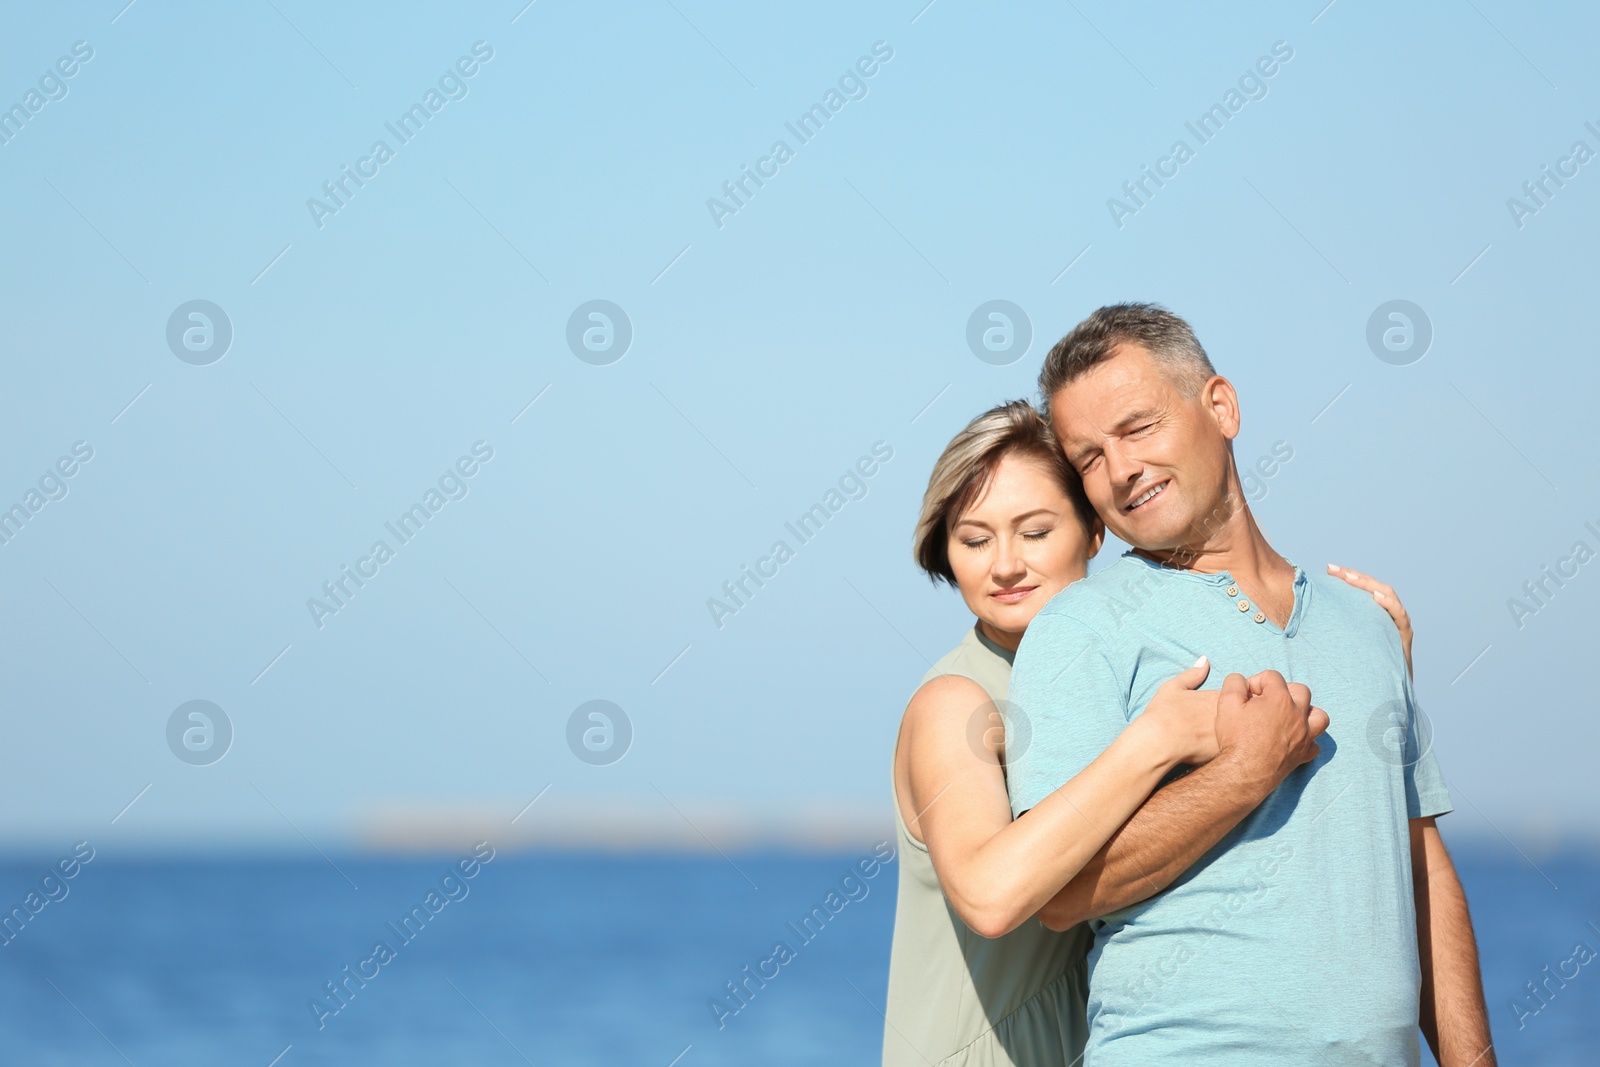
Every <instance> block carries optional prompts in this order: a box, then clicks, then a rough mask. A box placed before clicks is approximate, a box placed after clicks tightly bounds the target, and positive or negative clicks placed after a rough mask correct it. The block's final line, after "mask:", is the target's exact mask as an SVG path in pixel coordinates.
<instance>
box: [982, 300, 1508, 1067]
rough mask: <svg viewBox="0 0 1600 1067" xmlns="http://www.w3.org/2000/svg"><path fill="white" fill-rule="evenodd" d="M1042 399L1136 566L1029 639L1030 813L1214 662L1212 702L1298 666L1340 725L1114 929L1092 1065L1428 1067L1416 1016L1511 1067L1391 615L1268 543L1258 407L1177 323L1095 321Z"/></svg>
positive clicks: (1153, 316) (1114, 311) (1095, 976)
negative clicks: (1446, 838) (1252, 503)
mask: <svg viewBox="0 0 1600 1067" xmlns="http://www.w3.org/2000/svg"><path fill="white" fill-rule="evenodd" d="M1040 392H1041V394H1042V395H1043V397H1044V399H1045V403H1046V405H1047V411H1048V413H1049V415H1050V418H1051V422H1052V425H1053V426H1054V428H1055V430H1056V435H1057V437H1058V438H1059V439H1060V442H1061V445H1062V448H1063V449H1064V450H1065V452H1066V455H1067V458H1068V459H1069V460H1070V461H1071V462H1072V464H1073V466H1074V467H1075V468H1076V469H1077V470H1078V472H1079V473H1080V475H1081V476H1082V478H1083V483H1084V489H1085V491H1086V493H1087V494H1088V497H1089V500H1090V502H1091V503H1093V504H1094V506H1095V510H1096V511H1097V512H1099V514H1100V516H1101V518H1102V519H1103V520H1104V521H1105V524H1106V526H1107V528H1108V529H1110V530H1111V532H1113V533H1115V534H1116V535H1117V536H1118V537H1120V538H1122V539H1123V540H1124V541H1126V542H1127V543H1128V544H1130V545H1132V546H1134V550H1133V551H1132V552H1129V553H1127V554H1125V555H1124V556H1123V557H1122V558H1121V559H1119V560H1118V561H1117V562H1116V563H1114V564H1112V565H1111V566H1109V567H1106V568H1105V569H1103V570H1102V571H1100V572H1098V573H1097V574H1094V575H1091V576H1090V577H1088V578H1086V579H1084V580H1082V581H1079V582H1076V583H1074V584H1073V585H1071V586H1069V587H1068V588H1067V589H1066V590H1065V591H1064V592H1062V593H1061V594H1060V595H1058V596H1057V597H1056V598H1055V599H1054V600H1052V601H1051V602H1050V604H1049V605H1047V606H1046V607H1045V609H1044V610H1043V611H1041V612H1040V614H1039V615H1038V617H1037V618H1036V619H1035V620H1034V621H1033V623H1032V625H1031V626H1030V627H1029V629H1028V632H1027V634H1026V636H1025V637H1024V638H1023V641H1022V644H1021V647H1020V649H1019V650H1018V654H1017V658H1016V665H1015V668H1014V673H1013V675H1012V682H1011V698H1010V699H1011V703H1012V704H1013V705H1014V706H1015V708H1016V709H1019V710H1018V711H1017V712H1016V715H1017V716H1019V717H1020V716H1023V715H1025V716H1026V717H1027V720H1028V724H1029V725H1030V726H1031V730H1032V740H1031V744H1030V746H1029V747H1028V749H1027V750H1026V752H1025V753H1024V754H1023V756H1022V758H1021V759H1020V760H1019V761H1017V762H1016V763H1015V764H1014V765H1013V766H1011V767H1009V768H1008V783H1007V784H1008V789H1009V791H1010V795H1011V805H1012V811H1013V813H1014V814H1016V815H1019V816H1020V815H1021V814H1022V813H1023V812H1025V811H1027V810H1028V809H1029V808H1030V807H1032V806H1033V805H1034V804H1036V803H1037V802H1039V801H1040V800H1041V799H1042V798H1043V797H1045V796H1046V795H1048V794H1049V793H1050V792H1051V791H1052V790H1054V789H1055V788H1056V787H1057V786H1059V785H1061V783H1063V782H1065V781H1067V780H1068V779H1070V778H1071V777H1072V776H1073V775H1075V774H1077V773H1078V772H1079V771H1081V770H1083V768H1084V767H1086V766H1087V765H1088V764H1089V762H1090V761H1092V760H1093V759H1094V758H1095V756H1097V755H1098V754H1099V753H1100V752H1101V751H1102V750H1103V749H1104V748H1105V747H1106V746H1107V745H1108V744H1110V742H1111V741H1112V740H1113V739H1114V738H1115V737H1116V735H1117V734H1118V733H1119V732H1120V731H1121V730H1122V729H1123V728H1125V727H1126V725H1127V723H1128V721H1129V720H1130V718H1131V716H1132V715H1134V714H1137V713H1138V712H1139V710H1140V709H1142V708H1143V707H1144V706H1145V704H1146V703H1148V701H1149V699H1150V697H1151V695H1152V694H1153V692H1154V690H1155V688H1156V686H1157V685H1158V684H1159V683H1160V682H1161V681H1163V680H1165V679H1166V678H1169V677H1171V676H1172V675H1173V674H1175V673H1177V672H1178V671H1180V670H1182V669H1184V668H1186V667H1188V666H1189V665H1190V664H1192V663H1193V662H1194V661H1195V659H1196V657H1197V656H1200V655H1205V656H1208V657H1210V659H1211V662H1212V664H1213V670H1212V673H1211V676H1210V679H1209V680H1208V685H1216V684H1221V685H1222V687H1223V689H1224V692H1225V693H1226V692H1233V693H1234V694H1235V695H1237V694H1239V693H1240V692H1242V691H1243V689H1244V687H1245V686H1246V682H1245V679H1244V678H1243V677H1241V676H1240V675H1241V674H1246V673H1250V674H1254V673H1256V672H1262V671H1264V670H1266V671H1268V673H1266V674H1264V675H1258V677H1257V678H1255V679H1252V680H1251V682H1250V683H1249V688H1250V689H1251V690H1252V691H1255V690H1258V689H1260V688H1261V686H1262V685H1263V684H1264V682H1263V679H1265V680H1266V681H1267V682H1270V683H1273V684H1280V685H1281V682H1280V681H1277V680H1276V675H1273V674H1271V673H1270V672H1271V671H1277V672H1281V674H1282V676H1284V677H1286V678H1288V679H1290V680H1291V681H1292V682H1294V683H1297V687H1298V685H1305V686H1309V688H1310V690H1311V692H1312V693H1314V694H1315V695H1316V698H1317V702H1318V704H1319V705H1321V706H1322V707H1323V708H1326V709H1327V714H1328V715H1329V716H1330V717H1331V723H1330V724H1329V725H1328V726H1327V729H1326V732H1325V733H1324V735H1323V737H1322V740H1321V743H1320V747H1321V752H1320V754H1319V755H1318V756H1317V757H1316V758H1315V759H1314V760H1312V761H1311V762H1309V763H1307V764H1305V765H1304V766H1300V767H1298V768H1297V769H1295V770H1293V771H1292V772H1290V773H1289V774H1288V775H1287V776H1286V777H1284V778H1283V779H1282V781H1281V784H1276V783H1275V784H1276V788H1272V790H1271V792H1270V794H1268V795H1267V796H1266V799H1265V800H1264V801H1263V802H1262V803H1261V804H1260V805H1259V807H1256V808H1255V810H1253V811H1251V812H1250V813H1249V814H1248V815H1247V816H1246V817H1245V818H1244V819H1243V821H1242V822H1239V823H1238V825H1237V826H1236V827H1234V828H1233V829H1231V830H1229V831H1228V832H1227V834H1226V835H1225V836H1222V838H1221V840H1220V842H1218V843H1217V844H1216V845H1215V847H1211V848H1210V850H1209V851H1208V852H1206V853H1205V855H1204V856H1202V857H1201V858H1200V861H1199V862H1198V863H1196V864H1195V865H1194V866H1193V867H1192V868H1190V869H1188V870H1187V871H1186V872H1185V873H1184V874H1182V875H1181V876H1180V877H1178V878H1177V880H1176V881H1175V882H1174V883H1173V884H1172V887H1171V888H1170V889H1168V890H1167V891H1166V892H1165V893H1163V894H1161V895H1159V896H1156V897H1154V898H1152V899H1149V900H1146V901H1145V902H1143V903H1140V904H1136V905H1133V906H1132V907H1128V908H1124V909H1122V910H1120V911H1116V912H1112V913H1111V914H1109V915H1106V916H1104V917H1103V918H1101V919H1098V920H1096V921H1095V923H1094V926H1095V930H1096V937H1095V946H1094V949H1093V951H1092V953H1091V955H1090V995H1089V1013H1090V1017H1091V1024H1090V1036H1089V1047H1088V1051H1087V1060H1086V1062H1087V1067H1114V1065H1121V1064H1158V1063H1159V1064H1182V1065H1184V1067H1189V1065H1193V1064H1228V1065H1235V1064H1241V1065H1249V1064H1263V1065H1268V1064H1270V1065H1272V1067H1281V1065H1283V1064H1297V1063H1308V1064H1321V1063H1327V1064H1346V1063H1360V1064H1368V1063H1376V1064H1385V1065H1390V1064H1412V1065H1414V1064H1416V1063H1417V1062H1418V1059H1419V1050H1418V1043H1417V1028H1418V1025H1419V1022H1420V1025H1421V1028H1422V1030H1423V1032H1424V1033H1425V1035H1426V1036H1427V1039H1428V1043H1429V1045H1430V1047H1431V1048H1432V1049H1433V1050H1434V1053H1435V1055H1436V1056H1437V1057H1438V1059H1439V1062H1440V1063H1441V1065H1442V1067H1469V1065H1471V1067H1492V1065H1493V1063H1494V1053H1493V1052H1492V1051H1491V1050H1490V1048H1489V1044H1490V1041H1489V1028H1488V1022H1487V1017H1486V1012H1485V1009H1484V1002H1483V993H1482V987H1481V983H1480V980H1479V975H1478V961H1477V949H1476V945H1475V943H1474V940H1473V935H1472V926H1471V922H1470V919H1469V918H1468V914H1467V907H1466V898H1465V896H1464V894H1463V893H1462V891H1461V886H1460V882H1459V880H1458V879H1457V877H1456V873H1455V869H1454V867H1453V865H1452V864H1451V862H1450V858H1449V856H1448V854H1447V853H1446V852H1445V849H1444V845H1443V842H1442V841H1441V840H1440V838H1439V833H1438V830H1437V828H1436V827H1435V825H1434V819H1435V818H1436V817H1437V816H1439V815H1442V814H1445V813H1446V812H1448V811H1450V810H1451V806H1450V799H1449V795H1448V793H1447V791H1446V789H1445V785H1444V781H1443V779H1442V778H1441V776H1440V774H1439V770H1438V767H1437V765H1436V763H1435V761H1434V758H1433V756H1432V754H1431V752H1427V751H1419V748H1418V746H1417V744H1416V742H1415V737H1416V731H1415V729H1414V725H1413V724H1414V722H1415V715H1416V701H1415V697H1414V695H1413V693H1412V688H1411V682H1410V678H1409V675H1408V672H1407V669H1406V663H1405V659H1404V654H1403V652H1402V649H1401V645H1400V642H1399V640H1398V638H1397V636H1396V632H1395V628H1394V626H1393V625H1392V624H1391V622H1390V620H1389V618H1388V617H1387V615H1386V614H1385V612H1384V610H1383V608H1382V607H1381V606H1380V605H1379V604H1377V603H1376V602H1375V601H1374V600H1373V599H1372V598H1371V597H1370V596H1368V595H1367V594H1365V593H1362V592H1361V591H1359V590H1357V589H1354V588H1352V587H1351V586H1349V585H1347V584H1346V583H1344V582H1342V581H1335V580H1333V579H1329V578H1325V577H1321V576H1318V577H1311V576H1308V575H1307V574H1306V573H1305V572H1304V571H1302V570H1301V569H1300V568H1299V567H1297V566H1295V565H1294V564H1293V563H1291V562H1290V561H1288V560H1286V559H1285V558H1284V557H1282V556H1280V555H1279V554H1278V553H1277V552H1276V551H1274V550H1273V548H1272V546H1271V545H1269V544H1268V543H1267V540H1266V538H1265V537H1264V536H1263V535H1262V533H1261V530H1260V528H1259V527H1258V526H1257V525H1256V522H1255V519H1254V517H1253V516H1252V515H1251V513H1250V509H1249V507H1248V506H1247V505H1246V503H1245V499H1244V492H1243V488H1242V485H1241V482H1240V475H1239V471H1238V469H1237V467H1236V466H1235V464H1234V458H1233V449H1232V441H1233V439H1234V437H1235V436H1236V435H1237V434H1238V432H1239V424H1240V416H1239V405H1238V398H1237V396H1236V394H1235V392H1234V389H1233V386H1232V385H1231V384H1230V383H1229V382H1228V381H1227V380H1226V379H1225V378H1222V377H1219V376H1218V375H1217V374H1216V372H1215V370H1213V369H1212V366H1211V362H1210V360H1209V359H1208V358H1207V356H1206V354H1205V351H1204V349H1203V348H1201V346H1200V343H1199V341H1198V340H1196V338H1195V336H1194V334H1193V332H1192V331H1191V330H1190V328H1189V326H1188V324H1187V323H1185V322H1184V321H1183V320H1182V319H1180V318H1178V317H1177V316H1175V315H1173V314H1171V313H1170V312H1168V311H1166V310H1164V309H1162V308H1159V307H1155V306H1153V305H1141V304H1123V305H1116V306H1112V307H1105V308H1101V309H1100V310H1099V311H1097V312H1095V313H1094V314H1093V315H1091V316H1090V317H1089V318H1088V319H1086V320H1085V321H1084V322H1083V323H1081V324H1080V325H1079V326H1077V327H1076V328H1075V329H1074V330H1073V331H1072V332H1071V333H1069V334H1068V335H1067V336H1066V337H1065V338H1063V339H1062V340H1061V342H1060V343H1059V344H1057V345H1056V346H1055V348H1053V349H1052V350H1051V352H1050V354H1049V356H1048V357H1047V358H1046V361H1045V365H1044V369H1043V371H1042V373H1041V375H1040ZM1228 672H1236V673H1233V674H1231V675H1229V676H1228V677H1227V678H1226V680H1223V676H1224V675H1225V674H1228ZM1312 714H1313V715H1315V714H1316V713H1315V711H1313V712H1312ZM1007 725H1008V731H1009V730H1010V729H1011V724H1010V723H1008V724H1007ZM1318 725H1320V723H1319V724H1318ZM1313 732H1314V730H1313ZM1397 740H1400V741H1405V742H1407V743H1404V744H1396V743H1395V742H1396V741H1397ZM1205 771H1206V768H1205V767H1202V768H1200V769H1199V770H1197V771H1196V772H1194V773H1193V774H1191V775H1189V776H1188V777H1187V778H1186V779H1181V780H1179V781H1178V782H1177V783H1175V784H1173V785H1169V786H1167V787H1166V788H1164V789H1162V790H1159V791H1158V792H1157V794H1156V796H1155V797H1154V798H1152V800H1151V801H1150V804H1149V805H1147V807H1149V806H1150V805H1154V804H1157V803H1158V802H1160V801H1161V799H1162V794H1164V793H1169V792H1172V791H1173V790H1174V789H1177V788H1178V787H1179V786H1182V785H1184V784H1185V782H1187V781H1188V779H1195V778H1199V777H1200V776H1201V775H1202V774H1204V773H1205ZM1213 792H1214V790H1213ZM1129 825H1130V827H1131V826H1132V825H1133V824H1132V823H1130V824H1129ZM1216 840H1217V838H1216V836H1212V837H1211V838H1210V840H1209V841H1207V845H1210V843H1211V841H1216ZM1113 844H1115V842H1113ZM1108 847H1109V846H1108ZM1157 851H1158V852H1159V850H1157ZM1086 913H1087V914H1093V910H1092V908H1090V909H1086Z"/></svg>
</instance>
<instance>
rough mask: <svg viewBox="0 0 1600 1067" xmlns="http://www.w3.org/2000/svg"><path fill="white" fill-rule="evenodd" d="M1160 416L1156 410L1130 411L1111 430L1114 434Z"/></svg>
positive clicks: (1141, 409)
mask: <svg viewBox="0 0 1600 1067" xmlns="http://www.w3.org/2000/svg"><path fill="white" fill-rule="evenodd" d="M1159 414H1160V412H1159V411H1157V410H1156V409H1155V408H1140V409H1139V410H1138V411H1130V412H1128V413H1127V414H1126V415H1124V416H1122V418H1121V419H1119V420H1117V424H1116V425H1115V426H1113V427H1112V428H1111V429H1112V432H1116V431H1119V430H1126V429H1127V428H1128V427H1129V426H1132V425H1133V424H1134V423H1137V422H1145V421H1146V420H1149V419H1153V418H1155V417H1156V416H1157V415H1159Z"/></svg>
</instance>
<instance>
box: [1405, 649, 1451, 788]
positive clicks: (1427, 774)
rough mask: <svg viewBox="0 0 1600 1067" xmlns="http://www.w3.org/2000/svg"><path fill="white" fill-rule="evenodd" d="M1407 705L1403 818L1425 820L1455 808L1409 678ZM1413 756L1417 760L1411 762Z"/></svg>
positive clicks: (1424, 716) (1429, 730)
mask: <svg viewBox="0 0 1600 1067" xmlns="http://www.w3.org/2000/svg"><path fill="white" fill-rule="evenodd" d="M1406 705H1407V711H1408V712H1409V715H1410V726H1409V729H1408V736H1407V737H1406V741H1405V752H1406V757H1407V763H1406V816H1407V817H1408V818H1412V819H1424V818H1428V817H1430V816H1433V815H1446V814H1448V813H1450V812H1452V811H1454V810H1455V805H1454V804H1452V803H1451V802H1450V790H1449V789H1448V788H1446V787H1445V784H1444V775H1443V774H1441V773H1440V771H1439V761H1438V760H1436V759H1435V758H1434V756H1433V724H1432V723H1430V722H1429V721H1428V716H1427V715H1426V714H1425V713H1424V712H1423V710H1422V705H1420V704H1418V703H1417V693H1416V690H1415V689H1413V688H1412V686H1411V678H1410V676H1409V675H1407V677H1406ZM1413 756H1415V757H1416V758H1415V759H1412V758H1411V757H1413Z"/></svg>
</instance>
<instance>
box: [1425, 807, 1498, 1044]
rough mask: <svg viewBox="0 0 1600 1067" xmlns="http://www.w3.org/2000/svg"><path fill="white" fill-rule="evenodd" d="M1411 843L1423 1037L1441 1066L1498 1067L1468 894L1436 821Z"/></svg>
mask: <svg viewBox="0 0 1600 1067" xmlns="http://www.w3.org/2000/svg"><path fill="white" fill-rule="evenodd" d="M1411 840H1412V850H1413V855H1412V874H1413V877H1414V879H1415V882H1416V901H1417V955H1418V958H1419V962H1420V964H1421V968H1422V1003H1421V1013H1420V1018H1419V1020H1418V1021H1419V1023H1420V1025H1421V1027H1422V1032H1423V1035H1424V1036H1425V1037H1426V1038H1427V1039H1428V1047H1429V1048H1430V1049H1432V1051H1433V1054H1434V1057H1435V1058H1436V1059H1437V1060H1438V1061H1439V1064H1440V1067H1468V1065H1469V1064H1470V1065H1473V1067H1494V1064H1495V1055H1494V1051H1493V1050H1492V1049H1491V1047H1490V1045H1491V1038H1490V1035H1489V1013H1488V1008H1487V1007H1486V1006H1485V1004H1484V1000H1483V979H1482V977H1481V975H1480V973H1479V968H1478V944H1477V940H1476V939H1475V938H1474V937H1473V936H1472V918H1471V916H1470V915H1469V914H1468V912H1467V895H1466V892H1465V891H1464V890H1463V889H1462V888H1461V879H1460V878H1459V877H1458V876H1457V875H1456V868H1455V864H1454V863H1453V862H1451V860H1450V854H1449V853H1448V852H1447V851H1445V847H1444V840H1443V839H1442V838H1440V836H1439V830H1438V828H1437V827H1435V826H1434V825H1433V820H1432V819H1426V820H1422V819H1419V820H1416V822H1415V823H1414V824H1413V827H1412V835H1411ZM1418 852H1420V853H1421V854H1420V855H1418V854H1417V853H1418Z"/></svg>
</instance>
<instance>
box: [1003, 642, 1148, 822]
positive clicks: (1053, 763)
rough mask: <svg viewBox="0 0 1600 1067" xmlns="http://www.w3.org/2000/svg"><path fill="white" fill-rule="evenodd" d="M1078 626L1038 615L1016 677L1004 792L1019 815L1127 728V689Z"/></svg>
mask: <svg viewBox="0 0 1600 1067" xmlns="http://www.w3.org/2000/svg"><path fill="white" fill-rule="evenodd" d="M1103 647H1104V644H1103V639H1102V638H1100V637H1098V636H1097V635H1096V634H1095V633H1094V631H1093V630H1092V629H1090V628H1089V627H1088V626H1087V625H1085V624H1084V623H1082V622H1080V621H1079V620H1077V619H1075V618H1072V617H1070V616H1067V615H1062V614H1056V613H1040V614H1039V615H1038V616H1036V617H1035V618H1034V620H1033V622H1032V623H1031V624H1030V625H1029V626H1028V630H1027V633H1026V634H1024V635H1023V638H1022V644H1021V646H1020V647H1019V648H1018V649H1017V657H1016V662H1015V664H1014V665H1013V667H1012V671H1011V689H1010V692H1009V694H1008V696H1007V699H1006V706H1005V708H1004V709H1003V712H1002V718H1003V719H1004V720H1005V726H1006V791H1007V792H1008V793H1009V794H1010V795H1011V814H1012V816H1013V817H1016V816H1018V815H1021V814H1022V813H1023V812H1025V811H1027V810H1028V809H1029V808H1031V807H1033V806H1034V805H1035V804H1037V803H1039V801H1041V800H1043V799H1044V798H1045V797H1047V796H1049V795H1050V794H1051V793H1053V792H1054V791H1055V790H1056V789H1058V788H1059V787H1060V786H1062V785H1064V784H1065V783H1066V782H1068V781H1070V780H1071V779H1072V777H1073V776H1074V775H1076V774H1077V773H1078V772H1079V771H1081V770H1083V769H1084V768H1085V767H1087V766H1088V765H1089V764H1090V763H1092V762H1093V761H1094V758H1095V757H1096V756H1098V755H1100V753H1101V752H1104V751H1105V749H1106V747H1107V746H1108V745H1110V744H1111V742H1113V741H1115V740H1116V739H1117V735H1119V734H1120V733H1122V731H1123V730H1125V729H1126V728H1127V726H1128V710H1127V685H1126V684H1125V683H1123V682H1121V681H1119V680H1118V679H1117V677H1116V674H1115V672H1114V671H1113V670H1112V668H1111V664H1110V661H1109V660H1107V658H1106V655H1105V652H1104V651H1103Z"/></svg>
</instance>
